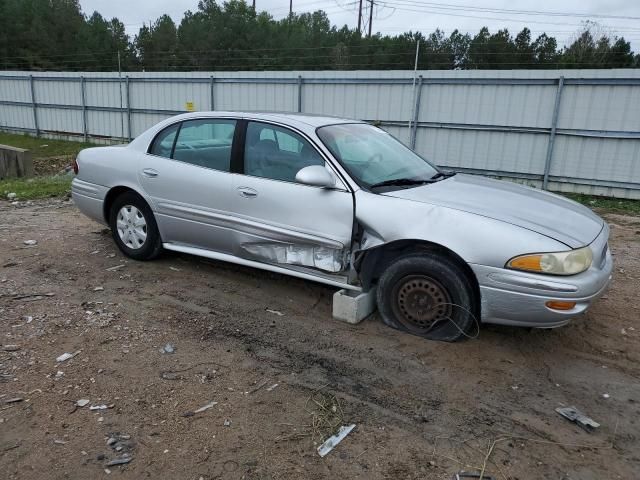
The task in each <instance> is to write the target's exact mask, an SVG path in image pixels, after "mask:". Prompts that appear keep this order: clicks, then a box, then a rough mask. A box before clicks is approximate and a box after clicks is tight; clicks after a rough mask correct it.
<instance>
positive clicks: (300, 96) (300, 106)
mask: <svg viewBox="0 0 640 480" xmlns="http://www.w3.org/2000/svg"><path fill="white" fill-rule="evenodd" d="M301 112H302V75H298V113H301Z"/></svg>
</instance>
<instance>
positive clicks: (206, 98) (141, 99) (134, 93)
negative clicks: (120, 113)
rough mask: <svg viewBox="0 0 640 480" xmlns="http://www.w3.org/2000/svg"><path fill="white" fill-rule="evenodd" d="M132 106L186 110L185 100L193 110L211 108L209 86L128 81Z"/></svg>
mask: <svg viewBox="0 0 640 480" xmlns="http://www.w3.org/2000/svg"><path fill="white" fill-rule="evenodd" d="M129 85H130V87H129V88H130V93H129V95H130V98H131V107H132V108H134V109H135V108H148V109H153V110H178V111H182V110H186V109H187V106H186V104H187V102H191V103H192V104H193V108H194V109H195V110H203V111H204V110H211V107H210V102H211V97H210V90H211V89H210V87H209V84H207V83H205V84H203V83H175V84H174V83H169V82H142V83H140V82H135V80H132V81H131V82H130V84H129Z"/></svg>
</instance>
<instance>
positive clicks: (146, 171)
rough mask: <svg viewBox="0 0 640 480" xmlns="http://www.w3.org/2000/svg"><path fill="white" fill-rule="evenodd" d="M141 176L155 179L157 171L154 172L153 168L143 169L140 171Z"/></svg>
mask: <svg viewBox="0 0 640 480" xmlns="http://www.w3.org/2000/svg"><path fill="white" fill-rule="evenodd" d="M142 174H143V175H144V176H145V177H149V178H155V177H157V176H158V171H157V170H154V169H153V168H145V169H144V170H142Z"/></svg>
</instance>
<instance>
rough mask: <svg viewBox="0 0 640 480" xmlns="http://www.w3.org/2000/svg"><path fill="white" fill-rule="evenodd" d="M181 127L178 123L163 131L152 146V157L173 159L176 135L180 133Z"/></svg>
mask: <svg viewBox="0 0 640 480" xmlns="http://www.w3.org/2000/svg"><path fill="white" fill-rule="evenodd" d="M179 126H180V124H179V123H176V124H174V125H171V126H170V127H168V128H165V129H164V130H163V131H161V132H160V133H159V134H158V135H157V136H156V138H155V139H154V140H153V145H151V148H150V149H149V153H151V154H152V155H158V156H159V157H166V158H171V151H172V150H173V142H174V141H175V139H176V133H177V132H178V128H179Z"/></svg>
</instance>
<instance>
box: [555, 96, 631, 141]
mask: <svg viewBox="0 0 640 480" xmlns="http://www.w3.org/2000/svg"><path fill="white" fill-rule="evenodd" d="M558 128H570V129H590V130H609V131H612V130H613V131H616V130H617V131H635V132H640V86H638V85H634V86H627V85H568V86H565V87H564V91H563V92H562V103H561V106H560V112H559V116H558Z"/></svg>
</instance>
